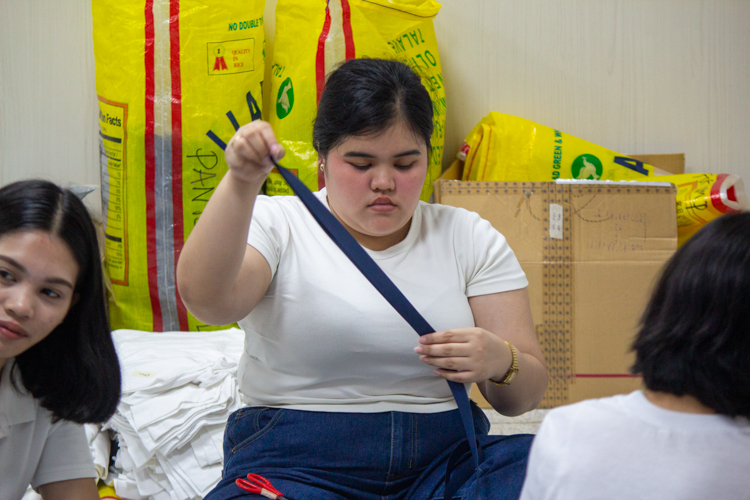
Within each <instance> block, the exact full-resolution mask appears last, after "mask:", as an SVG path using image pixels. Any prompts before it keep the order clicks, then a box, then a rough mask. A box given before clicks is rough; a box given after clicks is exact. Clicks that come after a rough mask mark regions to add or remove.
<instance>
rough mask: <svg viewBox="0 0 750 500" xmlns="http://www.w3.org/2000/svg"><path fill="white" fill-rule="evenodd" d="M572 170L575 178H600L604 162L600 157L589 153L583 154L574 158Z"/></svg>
mask: <svg viewBox="0 0 750 500" xmlns="http://www.w3.org/2000/svg"><path fill="white" fill-rule="evenodd" d="M570 170H571V172H572V174H573V178H574V179H579V180H583V179H590V180H594V181H595V180H597V179H599V178H600V177H601V176H602V172H603V171H604V169H603V168H602V162H601V161H599V158H597V157H596V156H594V155H589V154H586V155H581V156H579V157H578V158H576V159H575V160H573V165H571V166H570Z"/></svg>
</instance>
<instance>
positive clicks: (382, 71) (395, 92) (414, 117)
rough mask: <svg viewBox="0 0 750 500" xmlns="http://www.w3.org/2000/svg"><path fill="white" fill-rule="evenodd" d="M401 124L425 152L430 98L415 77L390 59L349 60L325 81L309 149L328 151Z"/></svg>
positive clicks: (430, 115)
mask: <svg viewBox="0 0 750 500" xmlns="http://www.w3.org/2000/svg"><path fill="white" fill-rule="evenodd" d="M399 120H403V122H404V123H405V124H406V125H407V126H408V127H409V128H410V129H411V131H412V132H413V133H414V135H415V137H418V138H420V139H421V140H423V141H424V143H425V146H426V147H427V154H428V155H429V154H430V152H431V148H430V137H431V136H432V127H433V123H432V100H431V99H430V94H429V92H428V91H427V89H426V88H425V86H424V85H423V84H422V80H421V78H420V76H419V75H417V73H415V72H414V70H413V69H412V68H411V67H410V66H409V65H408V64H405V63H403V62H400V61H396V60H390V59H369V58H362V59H350V60H349V61H346V62H344V63H342V64H341V65H340V66H338V67H337V68H336V69H335V70H334V71H333V72H331V74H330V75H329V76H328V79H327V80H326V84H325V88H324V89H323V93H322V94H321V96H320V102H319V104H318V114H317V116H316V117H315V123H314V125H313V147H314V148H315V151H317V152H318V155H319V156H321V157H324V158H325V157H326V156H327V155H328V153H329V152H330V151H331V150H332V149H334V148H335V147H336V146H338V145H339V144H340V143H341V142H342V141H344V140H345V139H346V138H347V137H349V136H362V135H369V134H376V133H378V132H382V131H384V130H385V129H387V128H388V127H389V126H391V125H393V124H394V123H396V122H398V121H399Z"/></svg>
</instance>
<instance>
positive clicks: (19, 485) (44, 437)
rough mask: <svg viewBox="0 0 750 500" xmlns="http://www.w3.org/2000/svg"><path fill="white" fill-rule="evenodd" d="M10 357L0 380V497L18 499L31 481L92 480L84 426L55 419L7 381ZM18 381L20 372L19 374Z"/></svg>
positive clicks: (33, 484) (93, 475) (89, 452)
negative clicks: (88, 478)
mask: <svg viewBox="0 0 750 500" xmlns="http://www.w3.org/2000/svg"><path fill="white" fill-rule="evenodd" d="M12 365H13V359H8V360H7V361H6V362H5V366H4V367H3V369H2V379H1V380H0V478H1V480H0V500H18V499H19V498H21V497H23V495H24V493H25V492H26V489H27V488H28V486H29V484H31V486H33V487H34V489H38V488H39V486H42V485H43V484H47V483H54V482H57V481H65V480H68V479H80V478H86V477H90V478H93V479H96V470H95V469H94V462H93V459H92V458H91V451H90V450H89V446H88V442H87V440H86V433H85V432H84V429H83V426H81V425H78V424H74V423H72V422H68V421H65V420H58V421H57V422H55V423H54V424H53V423H52V414H51V413H50V412H49V410H47V409H45V408H42V407H41V406H40V405H39V402H38V401H37V400H36V399H34V398H33V397H32V396H31V395H30V394H28V393H27V392H25V391H24V392H23V393H21V394H19V393H18V392H16V391H15V390H14V388H13V385H12V384H11V381H10V369H11V366H12ZM17 380H18V381H19V385H20V376H18V377H17Z"/></svg>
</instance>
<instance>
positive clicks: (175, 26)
mask: <svg viewBox="0 0 750 500" xmlns="http://www.w3.org/2000/svg"><path fill="white" fill-rule="evenodd" d="M169 69H170V73H171V77H172V231H173V237H174V266H175V267H174V276H175V280H176V279H177V261H178V260H179V258H180V252H182V246H183V245H184V243H185V233H184V231H185V227H184V220H183V213H182V210H183V207H182V83H181V81H182V80H181V79H182V77H181V74H180V0H171V1H170V2H169ZM174 290H175V298H176V300H175V303H176V305H177V318H178V320H179V323H180V330H182V331H187V330H189V329H190V328H189V326H188V316H187V309H186V308H185V304H183V303H182V298H181V297H180V292H179V290H177V287H176V286H175V289H174Z"/></svg>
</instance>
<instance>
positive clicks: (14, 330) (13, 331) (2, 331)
mask: <svg viewBox="0 0 750 500" xmlns="http://www.w3.org/2000/svg"><path fill="white" fill-rule="evenodd" d="M0 336H2V337H3V338H4V339H6V340H18V339H22V338H24V337H28V334H27V333H26V331H25V330H24V329H23V328H21V327H20V326H18V325H15V324H13V323H10V322H8V321H0Z"/></svg>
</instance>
